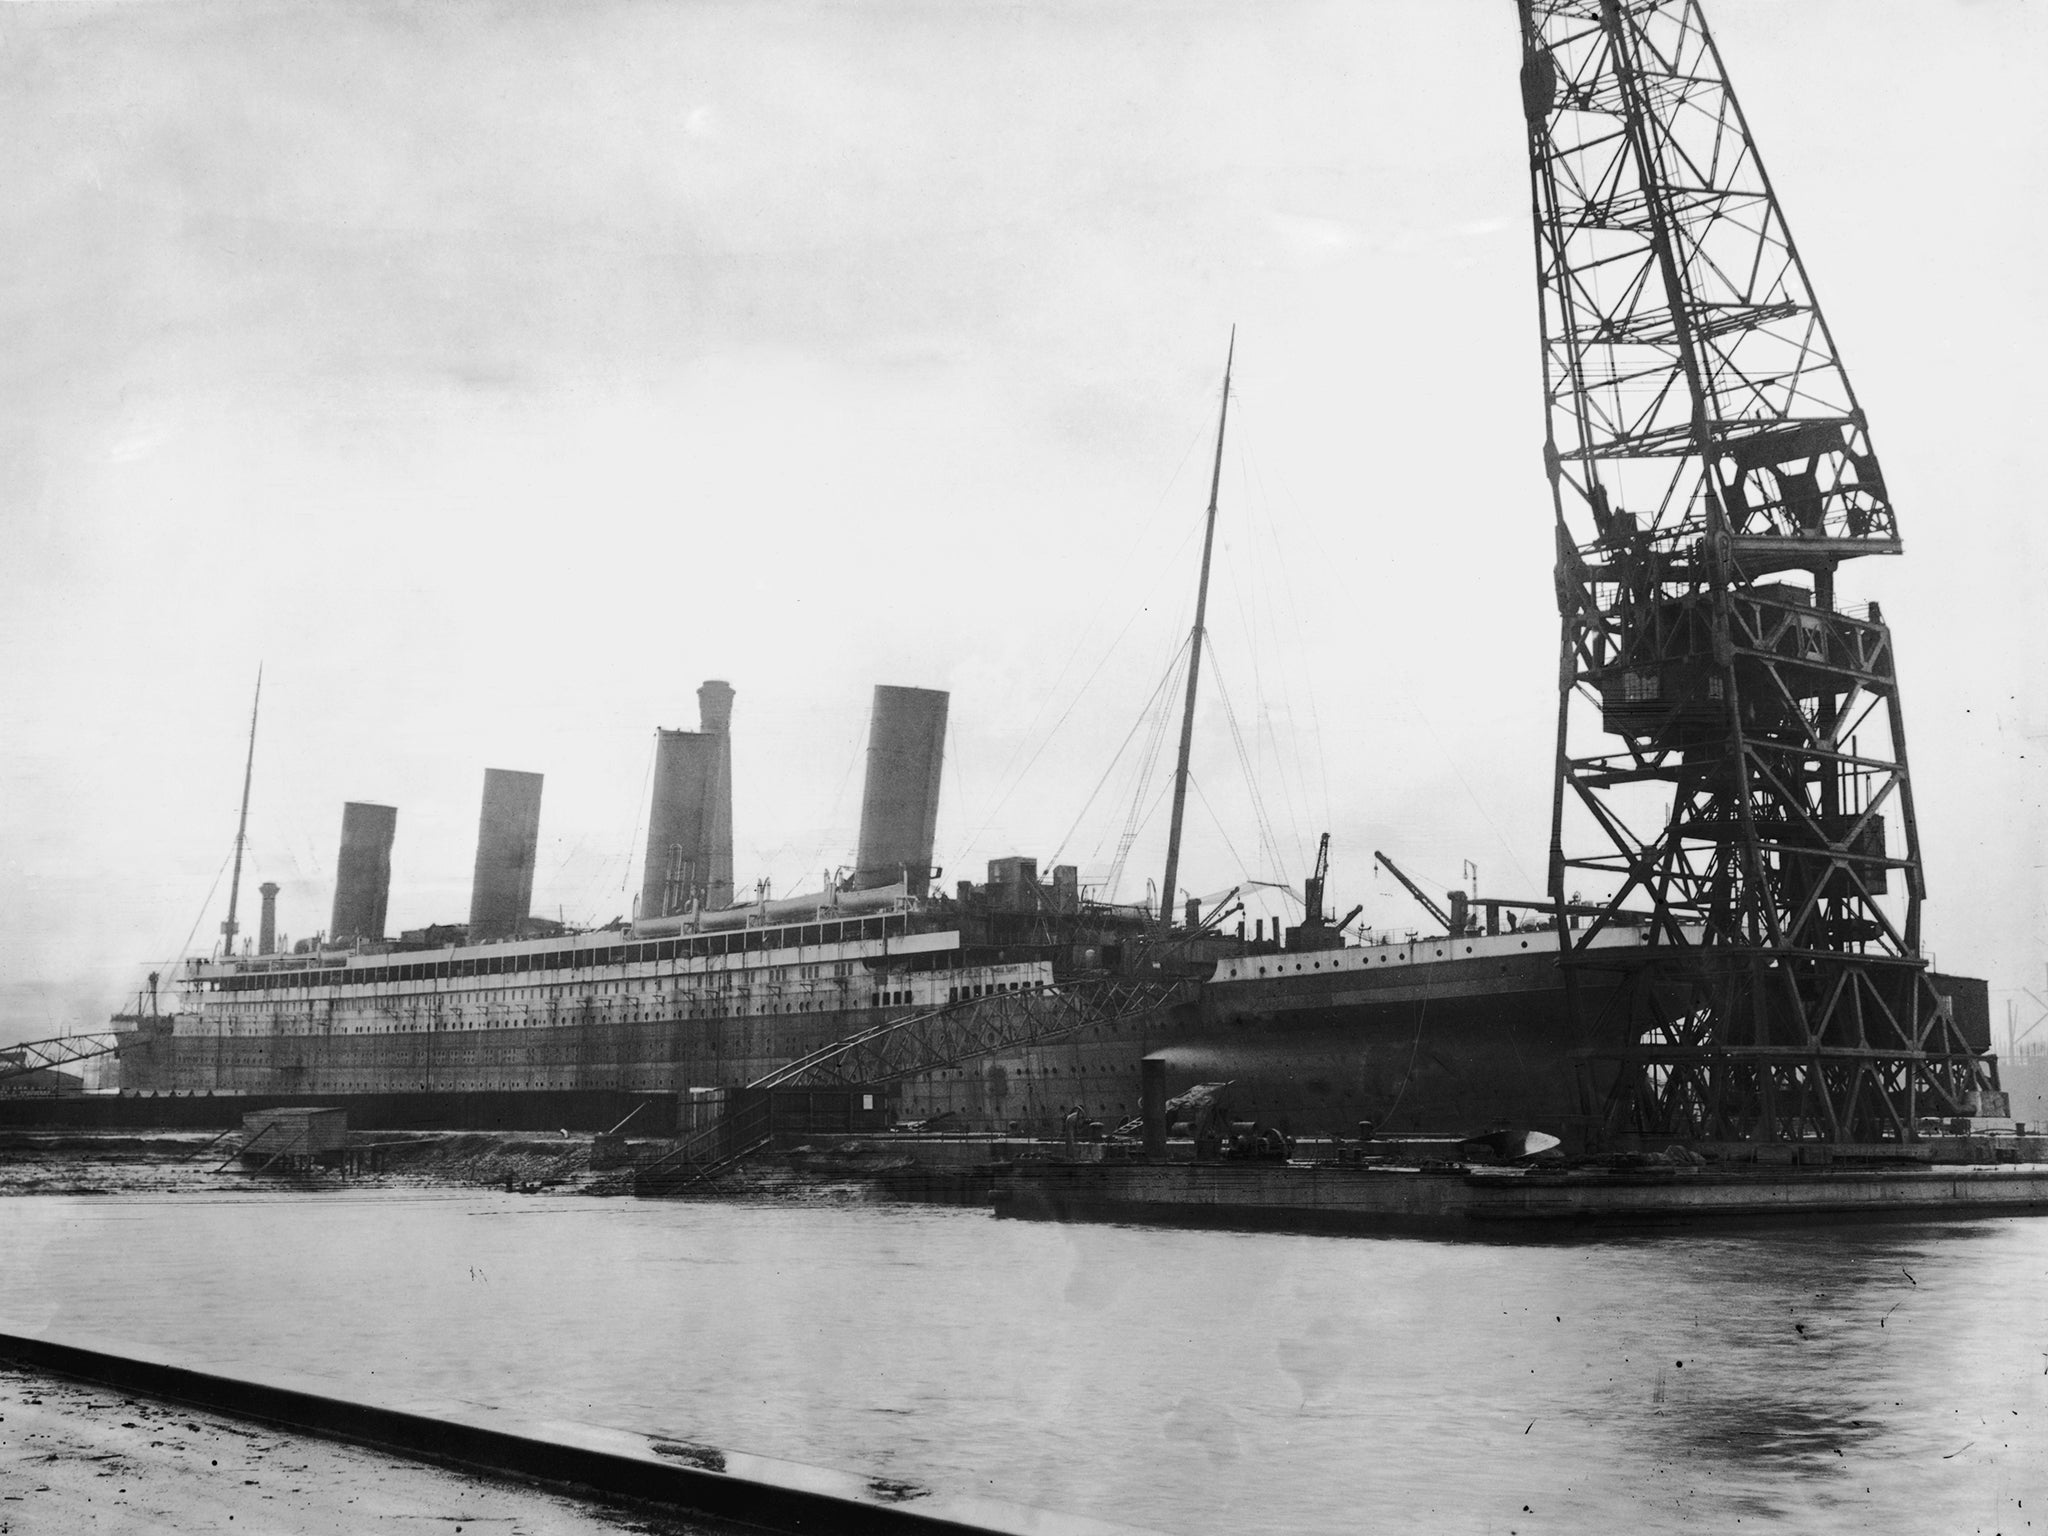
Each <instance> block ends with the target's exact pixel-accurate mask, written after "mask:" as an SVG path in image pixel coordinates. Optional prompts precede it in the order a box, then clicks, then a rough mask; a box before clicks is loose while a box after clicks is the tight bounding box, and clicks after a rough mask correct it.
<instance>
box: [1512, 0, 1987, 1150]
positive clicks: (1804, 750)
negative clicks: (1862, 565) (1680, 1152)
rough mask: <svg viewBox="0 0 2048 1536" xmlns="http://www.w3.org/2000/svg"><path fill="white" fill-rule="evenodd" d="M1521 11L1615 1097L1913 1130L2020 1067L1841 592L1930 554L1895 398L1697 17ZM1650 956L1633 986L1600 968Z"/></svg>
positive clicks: (1696, 11) (1594, 1090)
mask: <svg viewBox="0 0 2048 1536" xmlns="http://www.w3.org/2000/svg"><path fill="white" fill-rule="evenodd" d="M1518 3H1519V9H1520V14H1521V25H1522V44H1523V64H1522V96H1523V107H1524V112H1525V117H1526V119H1527V124H1528V144H1529V165H1530V185H1531V193H1532V203H1533V208H1534V223H1535V252H1536V266H1537V283H1538V291H1539V294H1540V298H1541V304H1540V309H1541V321H1542V355H1543V373H1544V400H1545V410H1546V429H1547V430H1546V441H1545V462H1546V468H1547V471H1548V474H1549V479H1550V484H1551V491H1552V501H1553V507H1554V512H1555V516H1556V523H1557V551H1558V558H1557V571H1556V580H1557V599H1558V610H1559V614H1560V617H1561V621H1562V625H1561V647H1560V666H1559V706H1558V725H1557V758H1556V784H1555V790H1554V796H1553V803H1552V832H1551V850H1550V888H1551V895H1552V898H1553V899H1554V900H1555V901H1556V902H1557V903H1558V904H1559V910H1560V911H1563V910H1564V906H1565V903H1566V902H1568V901H1570V902H1573V903H1580V902H1582V901H1583V902H1586V903H1590V904H1592V905H1594V906H1595V907H1597V908H1598V913H1597V915H1596V916H1594V917H1593V918H1592V919H1591V920H1590V921H1588V922H1586V923H1584V924H1583V925H1582V926H1579V927H1576V928H1574V927H1572V926H1570V925H1569V924H1568V923H1565V922H1560V923H1559V927H1558V936H1559V949H1560V958H1561V961H1562V963H1563V965H1564V967H1565V974H1566V984H1567V988H1568V990H1569V992H1570V995H1571V997H1572V999H1573V1007H1574V1010H1575V1013H1576V1014H1577V1017H1578V1022H1579V1025H1580V1028H1581V1036H1582V1039H1584V1040H1585V1041H1587V1042H1589V1044H1590V1048H1591V1052H1592V1054H1593V1055H1594V1056H1595V1057H1596V1058H1597V1059H1598V1061H1597V1064H1598V1065H1599V1067H1600V1070H1599V1071H1598V1072H1597V1073H1591V1074H1588V1076H1587V1078H1586V1079H1585V1080H1586V1082H1587V1084H1588V1091H1589V1093H1591V1094H1592V1095H1594V1096H1595V1097H1596V1098H1602V1099H1604V1102H1599V1103H1592V1104H1589V1105H1587V1106H1586V1107H1587V1108H1588V1110H1589V1111H1590V1112H1592V1113H1594V1114H1596V1115H1599V1116H1603V1117H1604V1120H1605V1123H1606V1125H1607V1127H1608V1129H1609V1130H1611V1131H1634V1132H1638V1133H1644V1134H1653V1135H1660V1136H1661V1135H1671V1136H1690V1137H1701V1138H1714V1139H1727V1138H1750V1137H1756V1138H1764V1139H1770V1138H1776V1137H1798V1136H1818V1137H1826V1138H1830V1139H1846V1140H1855V1141H1870V1140H1878V1139H1882V1138H1887V1137H1895V1138H1900V1139H1909V1138H1910V1137H1911V1135H1912V1128H1913V1124H1914V1121H1915V1119H1916V1117H1917V1116H1919V1115H1920V1114H1923V1113H1925V1114H1954V1113H1961V1112H1963V1110H1964V1106H1965V1105H1966V1103H1967V1102H1968V1095H1969V1094H1970V1093H1971V1091H1972V1090H1975V1089H1979V1088H1983V1087H1988V1086H1993V1085H1994V1079H1993V1067H1992V1064H1991V1063H1990V1062H1989V1061H1988V1060H1985V1059H1982V1058H1980V1057H1978V1056H1977V1055H1976V1054H1975V1053H1974V1052H1973V1051H1972V1050H1971V1049H1970V1048H1969V1047H1968V1045H1967V1044H1966V1043H1965V1042H1964V1040H1963V1038H1962V1036H1961V1033H1960V1032H1959V1030H1958V1028H1957V1026H1956V1023H1955V1019H1954V1016H1953V1012H1952V1010H1951V1009H1950V1007H1949V1005H1948V1003H1947V1000H1946V999H1944V998H1942V997H1940V996H1938V995H1937V993H1936V991H1935V989H1934V987H1933V985H1932V983H1931V982H1930V980H1929V978H1928V973H1927V967H1926V963H1925V961H1924V959H1923V957H1922V955H1921V953H1920V904H1921V901H1922V899H1923V897H1924V894H1925V892H1924V887H1923V883H1922V878H1921V864H1920V850H1919V834H1918V829H1917V827H1916V825H1915V820H1914V814H1913V802H1912V788H1911V779H1910V776H1909V774H1908V771H1907V763H1906V742H1905V727H1904V719H1903V716H1902V714H1901V710H1900V703H1899V693H1898V684H1897V678H1896V674H1895V671H1894V668H1893V659H1892V642H1891V636H1890V632H1889V631H1888V630H1887V629H1886V627H1885V624H1884V621H1883V616H1882V614H1881V613H1880V612H1879V611H1878V609H1877V606H1876V605H1875V604H1870V605H1868V606H1867V608H1865V609H1863V610H1860V611H1854V610H1848V609H1844V608H1842V607H1840V606H1838V604H1837V602H1836V596H1835V576H1836V571H1837V569H1838V568H1839V566H1840V565H1841V563H1842V562H1843V561H1845V560H1849V559H1853V558H1857V557H1860V556H1863V555H1870V554H1896V553H1897V552H1898V551H1899V548H1900V545H1899V537H1898V522H1897V518H1896V515H1895V513H1894V510H1893V507H1892V503H1891V499H1890V496H1889V494H1888V492H1887V490H1886V488H1885V483H1884V477H1883V474H1882V472H1881V470H1880V468H1879V466H1878V462H1877V457H1876V453H1875V450H1874V449H1873V448H1872V446H1871V442H1870V435H1869V431H1868V428H1867V426H1866V424H1865V421H1864V416H1863V412H1862V410H1861V408H1860V407H1859V406H1858V404H1857V402H1856V397H1855V393H1854V391H1853V390H1852V389H1851V387H1850V384H1849V379H1848V375H1847V373H1846V372H1845V371H1844V370H1843V367H1842V364H1841V361H1840V358H1839V356H1838V355H1837V353H1836V350H1835V345H1834V340H1833V337H1832V336H1831V335H1830V334H1829V331H1828V328H1827V324H1826V321H1825V320H1824V319H1823V317H1822V315H1821V312H1820V308H1819V305H1818V304H1817V303H1816V302H1815V300H1814V297H1813V293H1812V290H1811V288H1810V286H1809V285H1808V282H1807V277H1806V271H1805V267H1804V265H1803V263H1802V262H1801V261H1800V258H1799V253H1798V250H1797V248H1796V247H1795V246H1794V244H1793V241H1792V236H1791V233H1790V231H1789V229H1788V228H1787V227H1786V224H1785V220H1784V217H1783V214H1782V212H1781V211H1780V209H1779V207H1778V203H1777V199H1776V196H1775V194H1774V193H1773V191H1772V188H1771V184H1770V181H1769V179H1768V177H1767V176H1766V175H1765V172H1764V168H1763V163H1762V161H1761V160H1760V159H1759V158H1758V155H1757V152H1756V147H1755V145H1754V143H1753V142H1752V140H1751V138H1750V134H1749V129H1748V125H1747V123H1746V122H1745V121H1744V119H1743V116H1742V112H1741V109H1740V107H1739V106H1738V105H1737V103H1736V99H1735V95H1734V92H1733V91H1732V89H1731V88H1730V87H1729V84H1728V80H1727V75H1726V72H1725V70H1724V68H1723V66H1722V61H1721V57H1720V54H1719V51H1718V50H1717V48H1716V47H1715V45H1714V41H1713V38H1712V36H1711V34H1710V33H1709V31H1708V29H1707V24H1706V20H1705V18H1704V16H1703V15H1702V14H1701V10H1700V6H1699V4H1698V3H1697V0H1518ZM1581 884H1584V885H1586V886H1589V887H1591V888H1592V889H1591V890H1590V891H1589V892H1588V893H1587V894H1586V895H1584V896H1583V897H1582V896H1581V895H1580V893H1579V891H1578V890H1577V889H1575V887H1577V886H1579V885H1581ZM1618 923H1627V924H1632V925H1637V926H1641V927H1643V928H1644V929H1645V931H1646V932H1647V934H1648V936H1649V937H1650V939H1651V942H1650V943H1649V944H1647V945H1645V946H1642V947H1641V948H1640V949H1639V950H1635V951H1632V952H1631V955H1630V958H1629V959H1628V960H1627V961H1626V962H1617V961H1615V960H1613V959H1611V958H1609V956H1607V955H1602V954H1600V953H1598V952H1596V951H1594V950H1593V949H1592V948H1591V943H1592V940H1593V939H1594V938H1595V937H1596V936H1597V935H1598V934H1599V933H1600V932H1601V931H1602V930H1603V929H1604V928H1606V927H1608V926H1610V925H1613V924H1618ZM1617 963H1623V964H1625V965H1626V968H1627V970H1628V973H1629V974H1628V975H1627V977H1626V978H1625V980H1626V981H1627V984H1626V985H1624V986H1621V987H1618V988H1604V989H1596V988H1590V987H1586V986H1584V985H1583V982H1584V981H1585V979H1586V977H1587V976H1588V974H1589V973H1590V972H1592V971H1593V970H1595V969H1599V968H1604V967H1610V966H1613V965H1615V964H1617ZM1607 979H1612V978H1607ZM1600 995H1604V997H1605V999H1606V1000H1605V1001H1604V1002H1601V1003H1599V1004H1597V1005H1596V1004H1595V1003H1594V1002H1593V999H1594V998H1595V997H1596V996H1600Z"/></svg>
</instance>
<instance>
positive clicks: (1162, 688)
mask: <svg viewBox="0 0 2048 1536" xmlns="http://www.w3.org/2000/svg"><path fill="white" fill-rule="evenodd" d="M1186 649H1187V642H1186V641H1185V640H1183V641H1182V642H1181V645H1180V650H1176V651H1175V652H1174V655H1173V660H1172V661H1170V662H1168V663H1167V667H1166V671H1165V672H1164V673H1163V674H1162V675H1161V676H1160V679H1159V681H1158V683H1157V684H1156V685H1155V686H1154V687H1153V689H1152V697H1151V698H1149V699H1147V700H1146V701H1145V706H1144V708H1143V709H1141V710H1140V711H1139V712H1138V718H1137V719H1136V720H1134V721H1132V722H1131V728H1130V730H1129V731H1127V732H1126V733H1125V734H1124V739H1123V743H1122V745H1121V746H1119V747H1118V748H1117V749H1116V753H1115V755H1114V756H1113V757H1111V758H1110V760H1109V763H1108V765H1107V766H1106V767H1105V768H1104V769H1103V770H1102V777H1101V778H1099V779H1097V780H1096V781H1095V787H1094V788H1093V789H1091V790H1089V791H1088V798H1087V799H1086V800H1084V801H1082V802H1081V809H1080V811H1079V812H1078V813H1076V815H1075V817H1074V822H1073V825H1072V826H1070V827H1068V828H1067V831H1066V835H1065V836H1064V837H1062V838H1061V839H1060V841H1059V846H1058V847H1057V848H1055V849H1054V850H1053V854H1052V858H1051V859H1050V860H1049V861H1048V862H1049V863H1054V864H1056V863H1058V862H1059V857H1060V855H1061V854H1063V853H1065V852H1066V851H1067V844H1068V843H1070V842H1072V841H1073V839H1074V834H1075V833H1076V832H1077V831H1079V830H1080V827H1081V822H1082V821H1083V819H1084V818H1086V816H1087V815H1088V812H1089V809H1090V808H1091V807H1092V806H1093V805H1094V804H1095V798H1096V796H1098V795H1100V794H1101V793H1102V788H1103V786H1104V785H1105V784H1107V783H1108V782H1109V778H1110V775H1111V774H1113V773H1115V772H1116V765H1117V764H1118V763H1119V762H1121V761H1122V760H1123V755H1124V753H1125V751H1126V750H1128V749H1129V747H1130V745H1131V739H1132V738H1133V737H1135V736H1136V735H1137V734H1138V732H1139V731H1140V730H1141V729H1143V728H1144V726H1145V723H1146V722H1147V721H1148V720H1150V719H1151V717H1152V712H1153V710H1154V708H1155V706H1156V705H1157V704H1158V701H1159V697H1160V695H1161V694H1162V693H1166V692H1168V691H1169V689H1170V686H1171V684H1172V682H1173V680H1174V678H1175V677H1177V676H1179V674H1180V652H1181V651H1182V650H1186ZM1096 846H1097V848H1100V847H1101V844H1100V843H1097V845H1096Z"/></svg>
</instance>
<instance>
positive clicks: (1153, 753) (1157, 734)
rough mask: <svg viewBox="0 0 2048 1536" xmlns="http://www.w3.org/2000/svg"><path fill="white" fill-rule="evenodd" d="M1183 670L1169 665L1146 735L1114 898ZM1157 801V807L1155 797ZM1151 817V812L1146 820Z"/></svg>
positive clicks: (1188, 651)
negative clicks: (1166, 677) (1157, 704)
mask: <svg viewBox="0 0 2048 1536" xmlns="http://www.w3.org/2000/svg"><path fill="white" fill-rule="evenodd" d="M1189 638H1190V639H1192V638H1193V636H1192V633H1190V637H1189ZM1182 655H1186V656H1188V657H1192V656H1193V655H1194V650H1193V647H1192V646H1191V645H1188V644H1183V645H1182V646H1181V648H1180V650H1179V651H1177V652H1175V657H1176V660H1178V658H1179V657H1180V656H1182ZM1181 672H1182V668H1181V667H1180V666H1178V665H1176V666H1174V667H1172V668H1170V669H1169V672H1168V679H1169V681H1170V682H1171V683H1173V684H1174V686H1169V687H1165V688H1164V689H1163V690H1162V694H1161V702H1160V704H1159V706H1158V708H1157V709H1156V710H1154V712H1153V717H1152V730H1151V732H1150V734H1148V735H1147V736H1146V738H1145V750H1144V754H1143V756H1142V757H1140V759H1139V761H1138V772H1137V783H1136V789H1135V792H1134V794H1133V795H1132V798H1131V809H1130V814H1129V815H1128V816H1126V817H1125V818H1124V830H1123V835H1122V836H1121V837H1120V838H1119V839H1118V841H1117V846H1116V857H1115V859H1113V860H1112V861H1111V862H1110V866H1109V882H1108V885H1107V891H1108V895H1109V898H1110V900H1112V901H1114V900H1115V899H1116V891H1117V887H1118V886H1119V885H1121V884H1122V883H1123V878H1124V866H1125V864H1127V863H1128V862H1129V860H1130V857H1131V844H1132V843H1134V842H1136V841H1137V838H1138V833H1139V831H1140V829H1141V827H1142V825H1143V822H1141V820H1140V819H1139V815H1138V808H1139V806H1140V805H1141V804H1142V803H1143V799H1144V794H1145V786H1146V785H1148V784H1150V783H1151V782H1152V776H1153V774H1154V773H1156V772H1157V771H1158V769H1159V754H1160V752H1161V751H1162V750H1164V748H1165V746H1166V735H1167V729H1168V724H1169V721H1170V719H1171V717H1172V714H1173V711H1172V710H1171V709H1170V708H1168V707H1167V705H1168V703H1169V702H1170V701H1171V700H1172V697H1173V695H1174V693H1176V692H1177V691H1178V679H1179V677H1180V675H1181ZM1167 787H1168V788H1169V789H1171V788H1172V781H1171V780H1170V779H1169V781H1168V785H1167ZM1154 805H1155V808H1156V805H1157V802H1156V801H1155V802H1154ZM1150 819H1151V818H1150V816H1149V814H1148V815H1147V816H1146V817H1145V820H1150Z"/></svg>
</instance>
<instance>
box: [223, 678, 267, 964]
mask: <svg viewBox="0 0 2048 1536" xmlns="http://www.w3.org/2000/svg"><path fill="white" fill-rule="evenodd" d="M262 703H263V665H262V663H261V662H258V663H257V665H256V697H255V699H254V700H253V701H251V703H250V705H249V756H248V760H247V761H245V762H244V763H243V764H242V819H241V820H240V821H238V822H236V823H235V872H234V874H233V875H231V876H230V877H229V879H228V918H227V921H226V922H224V923H222V924H221V925H220V932H221V954H222V956H223V957H224V958H233V956H234V953H235V934H236V932H237V929H236V926H235V906H236V903H237V902H238V901H239V900H240V899H241V895H242V846H243V844H244V843H246V842H247V841H248V837H249V780H250V778H251V777H252V776H253V775H254V774H255V772H256V711H257V709H258V708H259V707H261V705H262Z"/></svg>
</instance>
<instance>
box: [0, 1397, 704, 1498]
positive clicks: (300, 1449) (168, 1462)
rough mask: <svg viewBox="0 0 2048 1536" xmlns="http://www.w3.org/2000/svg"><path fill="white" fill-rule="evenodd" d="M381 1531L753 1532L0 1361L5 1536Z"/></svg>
mask: <svg viewBox="0 0 2048 1536" xmlns="http://www.w3.org/2000/svg"><path fill="white" fill-rule="evenodd" d="M376 1527H387V1528H392V1529H433V1530H440V1531H444V1532H476V1533H479V1536H481V1533H486V1532H489V1533H497V1536H504V1533H514V1536H618V1533H619V1532H623V1531H631V1532H642V1533H647V1536H730V1533H734V1532H737V1531H738V1530H739V1529H740V1528H739V1527H736V1526H731V1525H726V1524H722V1523H712V1522H705V1521H701V1520H694V1519H683V1518H680V1517H677V1516H674V1515H670V1514H665V1513H660V1512H653V1511H649V1510H647V1509H644V1508H641V1507H638V1506H632V1505H627V1504H623V1503H618V1502H608V1501H605V1500H603V1499H601V1498H599V1497H598V1496H596V1495H590V1496H588V1497H579V1496H577V1495H576V1494H574V1493H572V1492H568V1491H562V1490H556V1489H552V1488H547V1487H543V1486H539V1485H529V1484H522V1483H518V1482H514V1481H511V1480H509V1479H504V1478H493V1477H484V1476H479V1475H475V1474H471V1473H466V1472H459V1471H455V1470H452V1469H449V1468H444V1467H437V1466H432V1465H429V1464H426V1463H423V1462H417V1461H409V1460H406V1459H404V1458H402V1457H396V1456H389V1455H385V1454H382V1453H380V1452H378V1451H374V1450H368V1449H365V1448H362V1447H360V1446H353V1445H348V1444H344V1443H339V1442H336V1441H331V1440H321V1439H316V1438H314V1437H312V1436H308V1435H302V1434H296V1433H292V1432H288V1431H283V1430H277V1429H273V1428H272V1427H270V1426H268V1425H265V1424H262V1423H253V1422H241V1421H237V1420H234V1419H230V1418H227V1417H224V1416H222V1415H219V1414H213V1413H207V1412H204V1411H200V1410H194V1409H190V1408H186V1407H183V1406H181V1405H178V1404H174V1403H160V1402H153V1401H150V1400H148V1399H145V1398H139V1397H128V1396H124V1395H122V1394H120V1393H118V1392H113V1391H109V1390H107V1389H105V1388H101V1387H94V1386H91V1385H88V1384H84V1383H79V1382H73V1381H69V1380H66V1379H65V1378H62V1377H58V1376H53V1375H46V1374H44V1373H42V1372H38V1371H28V1370H23V1369H20V1368H18V1367H14V1366H0V1536H41V1533H52V1536H60V1533H61V1536H72V1533H75V1532H78V1531H86V1530H91V1531H98V1532H108V1533H115V1536H122V1533H128V1532H134V1533H137V1536H140V1533H156V1532H160V1531H230V1530H246V1531H251V1532H285V1531H289V1532H294V1533H304V1536H330V1533H331V1536H354V1533H358V1532H362V1531H365V1530H369V1529H372V1528H376Z"/></svg>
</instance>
